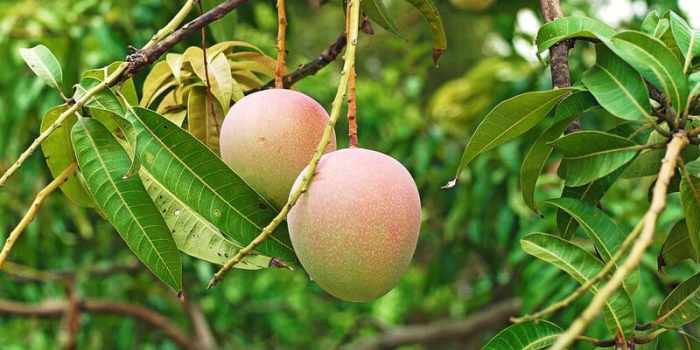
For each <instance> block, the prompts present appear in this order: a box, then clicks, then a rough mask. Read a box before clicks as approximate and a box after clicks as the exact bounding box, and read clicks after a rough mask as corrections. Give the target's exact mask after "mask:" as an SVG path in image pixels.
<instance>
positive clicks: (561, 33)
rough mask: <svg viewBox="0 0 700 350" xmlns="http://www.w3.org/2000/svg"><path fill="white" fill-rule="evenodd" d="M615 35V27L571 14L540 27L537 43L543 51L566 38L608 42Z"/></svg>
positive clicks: (538, 47) (539, 50) (540, 50)
mask: <svg viewBox="0 0 700 350" xmlns="http://www.w3.org/2000/svg"><path fill="white" fill-rule="evenodd" d="M613 35H615V29H613V28H612V27H610V26H609V25H607V24H605V23H603V22H601V21H598V20H596V19H593V18H588V17H581V16H570V17H562V18H558V19H556V20H554V21H551V22H548V23H546V24H545V25H543V26H542V27H540V30H539V31H538V32H537V38H536V39H535V43H536V44H537V50H538V52H543V51H544V50H547V49H548V48H550V47H552V46H554V44H556V43H558V42H560V41H562V40H566V39H573V38H584V39H595V40H600V41H602V42H608V41H609V40H610V38H611V37H612V36H613Z"/></svg>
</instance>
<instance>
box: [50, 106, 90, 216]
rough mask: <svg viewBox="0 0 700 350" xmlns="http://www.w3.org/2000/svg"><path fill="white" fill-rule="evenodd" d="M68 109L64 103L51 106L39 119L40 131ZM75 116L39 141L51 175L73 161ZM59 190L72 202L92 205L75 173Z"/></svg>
mask: <svg viewBox="0 0 700 350" xmlns="http://www.w3.org/2000/svg"><path fill="white" fill-rule="evenodd" d="M67 109H68V106H66V105H60V106H56V107H54V108H51V109H50V110H49V111H48V112H46V114H44V118H42V119H41V131H42V132H43V131H44V130H46V129H48V128H49V126H51V124H53V123H54V122H55V121H56V119H58V117H59V116H60V115H61V113H63V112H65V111H66V110H67ZM75 121H76V116H75V115H72V116H70V117H68V119H66V120H65V121H64V122H63V124H61V126H59V127H58V128H57V129H56V130H54V132H53V133H51V135H49V137H47V138H46V140H44V142H42V143H41V151H42V152H43V153H44V158H46V165H47V166H48V167H49V170H50V171H51V175H53V176H54V177H56V176H58V174H60V173H61V172H62V171H63V170H64V169H65V168H67V167H68V166H69V165H70V164H71V163H73V162H75V161H76V160H75V154H74V153H73V146H72V144H71V140H70V130H71V128H72V127H73V124H75ZM61 191H63V194H65V195H66V197H68V199H70V200H71V201H73V203H75V204H77V205H79V206H82V207H93V206H95V202H94V201H93V200H92V197H90V194H89V193H88V192H87V190H86V189H85V187H84V186H83V184H82V183H81V182H80V180H79V179H78V177H77V176H76V175H73V176H71V177H69V178H68V180H66V182H65V183H64V184H63V185H61Z"/></svg>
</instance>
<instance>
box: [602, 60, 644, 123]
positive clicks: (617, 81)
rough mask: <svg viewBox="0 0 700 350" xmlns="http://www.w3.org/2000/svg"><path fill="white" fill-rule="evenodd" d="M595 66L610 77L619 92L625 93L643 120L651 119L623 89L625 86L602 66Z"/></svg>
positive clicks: (626, 90) (627, 91)
mask: <svg viewBox="0 0 700 350" xmlns="http://www.w3.org/2000/svg"><path fill="white" fill-rule="evenodd" d="M597 66H598V68H600V69H601V70H602V71H603V72H604V73H605V74H607V75H608V76H609V77H610V79H612V80H613V82H614V83H615V84H616V85H617V86H618V87H619V89H620V90H622V92H624V93H625V95H626V96H627V97H629V99H630V100H632V102H633V104H634V106H635V107H636V108H637V110H639V111H640V112H641V113H642V115H643V116H644V117H645V118H651V116H650V115H649V113H648V112H647V110H646V109H644V107H642V106H641V105H640V104H639V101H637V99H636V98H634V96H633V95H632V94H631V93H630V92H629V90H628V89H627V88H626V87H625V85H623V84H622V82H620V81H619V80H618V79H617V77H616V76H614V75H613V74H612V73H610V71H609V70H608V69H607V68H605V67H603V66H602V65H597Z"/></svg>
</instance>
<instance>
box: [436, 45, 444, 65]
mask: <svg viewBox="0 0 700 350" xmlns="http://www.w3.org/2000/svg"><path fill="white" fill-rule="evenodd" d="M443 53H445V49H444V48H434V49H433V64H435V67H437V66H438V61H439V60H440V57H442V54H443Z"/></svg>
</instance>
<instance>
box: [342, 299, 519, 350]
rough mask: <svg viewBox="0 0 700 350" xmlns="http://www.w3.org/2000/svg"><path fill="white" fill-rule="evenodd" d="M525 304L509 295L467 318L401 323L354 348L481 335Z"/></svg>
mask: <svg viewBox="0 0 700 350" xmlns="http://www.w3.org/2000/svg"><path fill="white" fill-rule="evenodd" d="M521 306H522V302H521V301H520V299H516V298H513V299H507V300H503V301H500V302H496V303H493V304H490V305H487V306H486V307H484V308H483V309H482V310H480V311H478V312H475V313H474V314H472V315H469V317H468V318H466V319H464V320H441V321H435V322H432V323H429V324H423V325H410V326H401V327H397V328H393V329H389V330H387V331H386V332H384V333H383V334H380V335H378V336H375V337H372V338H368V339H364V340H360V341H359V342H358V343H357V344H349V346H348V348H351V349H354V350H375V349H393V348H398V347H400V346H402V345H409V344H421V343H430V342H435V341H440V340H442V341H445V340H450V339H465V338H469V337H472V336H477V335H478V334H479V333H480V332H483V331H484V330H487V329H490V328H494V327H499V326H501V325H503V324H504V323H506V322H507V320H508V317H509V316H510V315H512V314H513V313H515V312H517V311H518V309H519V308H520V307H521Z"/></svg>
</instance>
